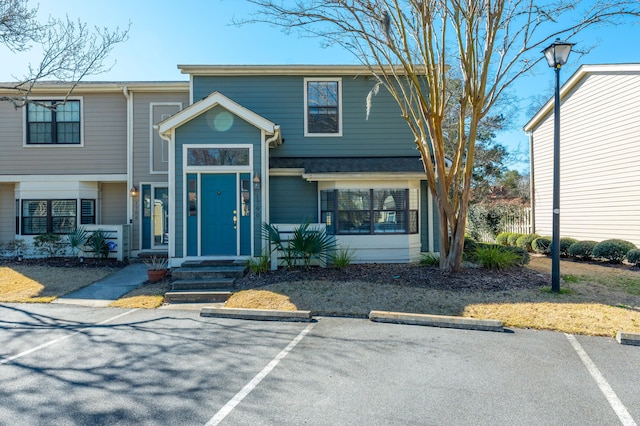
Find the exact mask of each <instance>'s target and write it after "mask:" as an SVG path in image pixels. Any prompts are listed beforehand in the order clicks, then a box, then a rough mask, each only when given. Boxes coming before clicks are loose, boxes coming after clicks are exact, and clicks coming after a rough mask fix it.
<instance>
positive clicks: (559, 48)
mask: <svg viewBox="0 0 640 426" xmlns="http://www.w3.org/2000/svg"><path fill="white" fill-rule="evenodd" d="M574 44H575V43H569V42H567V41H560V39H559V38H557V39H556V40H555V41H554V42H553V43H551V45H550V46H549V47H547V48H546V49H544V50H543V51H542V52H543V53H544V57H545V58H546V59H547V63H548V64H549V66H550V67H551V68H553V69H554V70H555V72H556V93H555V100H554V103H553V107H554V117H553V225H552V234H553V235H552V237H551V291H553V292H555V293H558V292H560V68H561V67H562V66H563V65H564V64H566V63H567V59H569V54H570V53H571V48H572V47H573V45H574Z"/></svg>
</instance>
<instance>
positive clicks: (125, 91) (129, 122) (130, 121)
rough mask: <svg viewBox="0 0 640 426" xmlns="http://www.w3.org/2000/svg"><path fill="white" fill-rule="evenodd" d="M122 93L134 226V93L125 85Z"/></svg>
mask: <svg viewBox="0 0 640 426" xmlns="http://www.w3.org/2000/svg"><path fill="white" fill-rule="evenodd" d="M122 94H123V95H124V97H125V99H126V100H127V188H126V190H127V222H128V223H129V224H131V225H132V226H133V200H132V197H130V196H129V189H130V188H131V187H132V186H133V134H132V133H133V93H130V92H129V89H128V88H127V86H123V87H122ZM131 232H132V233H133V230H132V231H131ZM132 248H133V247H132Z"/></svg>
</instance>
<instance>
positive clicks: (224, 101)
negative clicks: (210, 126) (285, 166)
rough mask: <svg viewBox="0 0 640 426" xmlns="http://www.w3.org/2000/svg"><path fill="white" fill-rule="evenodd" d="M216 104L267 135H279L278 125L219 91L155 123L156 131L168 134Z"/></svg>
mask: <svg viewBox="0 0 640 426" xmlns="http://www.w3.org/2000/svg"><path fill="white" fill-rule="evenodd" d="M218 105H219V106H221V107H223V108H224V109H226V110H227V111H229V112H231V113H233V114H234V115H236V116H238V117H240V118H242V119H243V120H245V121H246V122H248V123H250V124H252V125H253V126H255V127H257V128H258V129H261V130H264V132H265V133H266V134H268V135H276V134H278V135H279V131H280V126H278V125H277V124H275V123H272V122H271V121H269V120H267V119H266V118H264V117H262V116H261V115H258V114H256V113H255V112H253V111H251V110H250V109H247V108H245V107H243V106H242V105H240V104H238V103H236V102H234V101H232V100H231V99H229V98H227V97H226V96H225V95H223V94H222V93H220V92H213V93H212V94H210V95H209V96H207V97H206V98H204V99H202V100H200V101H198V102H196V103H194V104H192V105H190V106H188V107H187V108H185V109H183V110H182V111H180V112H178V113H177V114H174V115H172V116H171V117H169V118H167V119H166V120H164V121H162V122H160V123H159V124H158V125H157V126H158V131H159V132H160V134H161V135H164V136H168V135H169V134H170V132H171V130H173V129H175V128H176V127H180V126H182V125H183V124H185V123H186V122H188V121H190V120H192V119H194V118H195V117H197V116H199V115H200V114H203V113H205V112H207V111H209V110H210V109H211V108H214V107H216V106H218Z"/></svg>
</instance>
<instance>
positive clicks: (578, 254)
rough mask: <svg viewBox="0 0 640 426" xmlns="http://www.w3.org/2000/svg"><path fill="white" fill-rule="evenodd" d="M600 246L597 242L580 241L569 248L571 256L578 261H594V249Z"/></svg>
mask: <svg viewBox="0 0 640 426" xmlns="http://www.w3.org/2000/svg"><path fill="white" fill-rule="evenodd" d="M596 244H598V242H597V241H591V240H584V241H578V242H575V243H573V244H571V245H570V246H569V250H568V253H569V256H571V257H575V258H578V259H584V260H589V259H593V248H594V247H595V246H596Z"/></svg>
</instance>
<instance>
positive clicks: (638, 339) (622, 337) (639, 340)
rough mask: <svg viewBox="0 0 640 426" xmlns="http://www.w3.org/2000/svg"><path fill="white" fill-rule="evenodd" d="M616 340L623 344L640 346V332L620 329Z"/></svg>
mask: <svg viewBox="0 0 640 426" xmlns="http://www.w3.org/2000/svg"><path fill="white" fill-rule="evenodd" d="M616 340H617V341H618V343H620V344H621V345H633V346H640V334H638V333H625V332H624V331H618V332H617V333H616Z"/></svg>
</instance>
